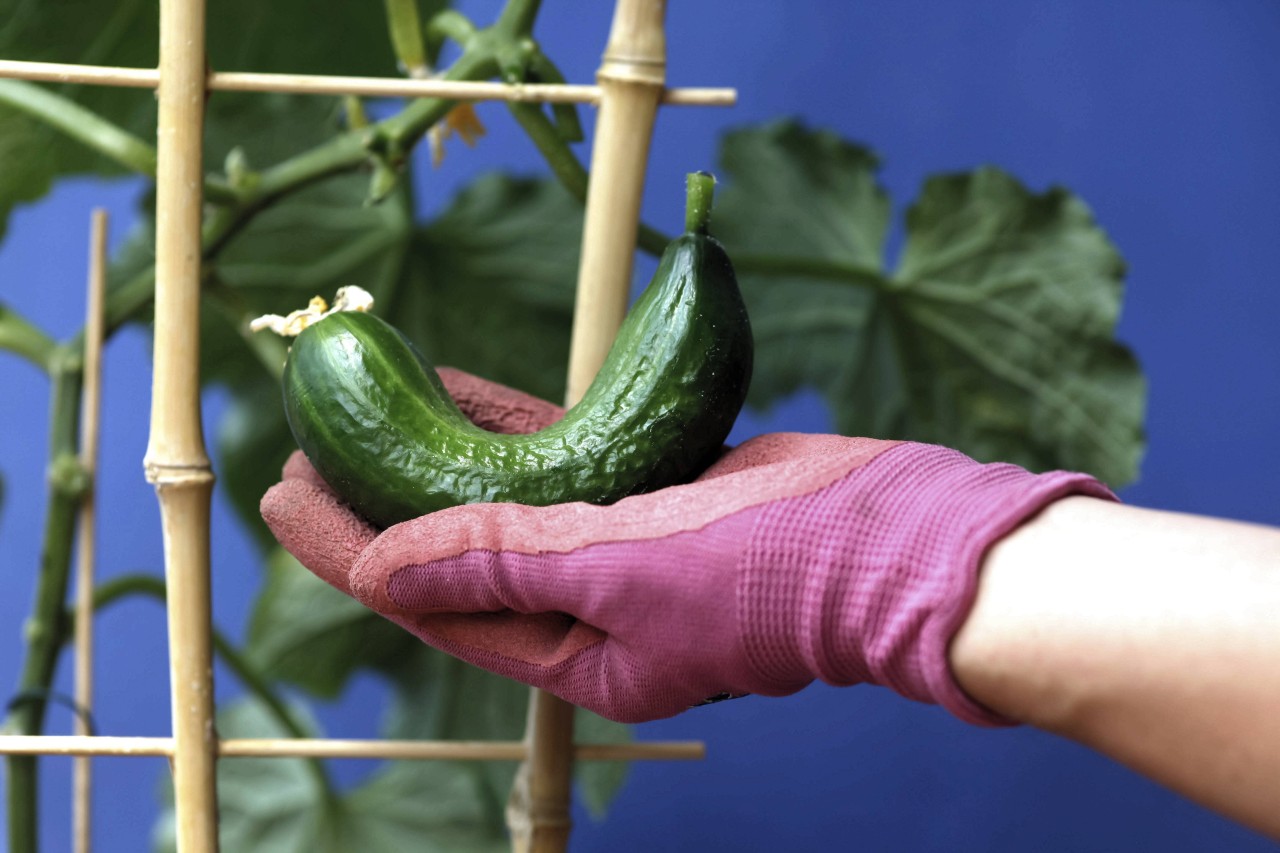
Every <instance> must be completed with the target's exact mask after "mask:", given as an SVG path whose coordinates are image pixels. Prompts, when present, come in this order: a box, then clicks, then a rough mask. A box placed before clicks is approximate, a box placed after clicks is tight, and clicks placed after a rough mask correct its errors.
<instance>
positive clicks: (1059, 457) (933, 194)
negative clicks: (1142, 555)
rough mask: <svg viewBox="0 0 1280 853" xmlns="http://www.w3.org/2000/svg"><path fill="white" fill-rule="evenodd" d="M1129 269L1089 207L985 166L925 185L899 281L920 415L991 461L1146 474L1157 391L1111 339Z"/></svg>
mask: <svg viewBox="0 0 1280 853" xmlns="http://www.w3.org/2000/svg"><path fill="white" fill-rule="evenodd" d="M1123 275H1124V264H1123V262H1122V261H1121V259H1120V255H1119V254H1118V253H1117V252H1116V250H1115V248H1114V246H1112V244H1111V242H1110V241H1109V240H1108V239H1107V236H1106V235H1105V234H1104V233H1103V232H1102V230H1101V229H1100V228H1099V227H1098V226H1097V224H1096V223H1095V222H1094V219H1093V214H1092V213H1091V212H1090V210H1089V209H1088V207H1087V206H1086V205H1085V204H1084V203H1083V202H1082V201H1080V200H1079V199H1078V198H1076V197H1075V196H1073V195H1072V194H1071V193H1069V192H1067V191H1066V190H1064V189H1060V188H1054V189H1051V190H1049V191H1048V192H1045V193H1043V194H1039V195H1037V194H1034V193H1031V192H1030V191H1028V190H1027V189H1026V188H1025V187H1024V186H1022V185H1021V184H1020V183H1018V182H1017V181H1016V180H1015V179H1014V178H1012V177H1010V176H1009V175H1007V174H1005V173H1003V172H1001V171H999V170H996V169H991V168H987V169H980V170H978V171H976V172H973V173H970V174H965V175H948V176H942V177H937V178H933V179H931V180H930V181H929V182H927V183H926V185H925V188H924V191H923V192H922V194H921V196H920V199H919V200H918V201H917V202H916V204H915V205H914V206H913V207H912V208H911V210H910V211H909V212H908V214H907V243H906V247H905V249H904V251H903V255H902V262H901V265H900V267H899V270H898V273H897V274H896V276H895V284H896V285H897V287H898V288H900V290H897V291H895V296H894V301H895V302H896V303H897V305H896V308H897V310H898V311H899V312H900V316H901V318H902V319H901V320H900V330H901V343H900V348H899V350H898V355H899V357H900V358H901V359H902V363H903V368H904V372H905V377H906V380H907V386H908V393H909V396H910V399H911V409H912V412H911V414H910V417H911V418H912V419H913V420H914V421H915V422H917V423H918V433H917V434H918V435H919V437H920V438H922V439H923V440H925V441H940V440H942V437H944V436H945V437H948V438H950V437H952V436H955V437H956V438H957V441H956V443H957V444H958V445H960V446H962V447H964V448H966V449H971V450H972V452H973V453H974V455H976V456H980V457H985V458H1005V459H1009V460H1010V461H1013V462H1018V463H1020V464H1022V465H1025V466H1027V467H1030V468H1033V469H1037V470H1043V469H1046V468H1051V467H1062V468H1070V469H1074V470H1085V471H1091V472H1093V473H1095V474H1097V475H1098V476H1099V477H1101V478H1102V479H1104V480H1107V481H1108V482H1111V483H1113V484H1115V485H1121V484H1124V483H1127V482H1129V481H1131V480H1133V479H1134V478H1135V477H1136V476H1137V466H1138V459H1139V456H1140V454H1141V449H1142V444H1143V438H1142V416H1143V409H1144V401H1145V383H1144V381H1143V379H1142V375H1141V372H1140V371H1139V369H1138V365H1137V363H1136V360H1135V359H1134V357H1133V355H1132V354H1131V353H1130V352H1129V351H1128V350H1127V349H1126V348H1124V347H1123V346H1121V345H1120V344H1118V343H1116V342H1115V341H1114V340H1113V335H1114V332H1115V324H1116V320H1117V319H1118V316H1119V311H1120V301H1121V294H1122V278H1123Z"/></svg>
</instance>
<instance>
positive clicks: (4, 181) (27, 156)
mask: <svg viewBox="0 0 1280 853" xmlns="http://www.w3.org/2000/svg"><path fill="white" fill-rule="evenodd" d="M52 135H53V132H52V131H50V130H49V129H47V128H45V127H42V126H41V125H39V124H37V123H36V121H35V120H34V119H31V118H28V117H27V116H26V115H24V114H22V113H19V112H17V111H16V110H14V109H11V108H10V107H7V106H3V105H0V163H2V164H5V165H4V166H3V167H0V240H2V239H4V235H5V231H6V230H7V226H8V222H9V213H10V212H11V211H12V210H13V208H14V207H16V206H17V205H19V204H22V203H23V202H28V201H35V200H36V199H38V198H41V197H43V196H44V194H45V193H47V192H48V191H49V188H50V187H51V186H52V175H53V173H54V170H55V168H56V164H55V162H54V159H53V157H52V153H51V152H52V148H51V144H50V140H51V136H52ZM19 163H20V164H22V166H21V168H14V164H19Z"/></svg>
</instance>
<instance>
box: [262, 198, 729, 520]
mask: <svg viewBox="0 0 1280 853" xmlns="http://www.w3.org/2000/svg"><path fill="white" fill-rule="evenodd" d="M711 182H712V179H711V178H710V176H709V175H698V176H690V201H689V211H690V212H689V217H688V218H689V221H688V223H687V224H688V227H689V230H688V231H687V233H685V234H684V235H683V236H681V237H678V238H676V239H675V240H673V241H672V242H671V243H670V245H669V246H668V247H667V250H666V251H665V253H664V254H663V256H662V259H661V261H660V263H659V266H658V270H657V272H656V273H655V274H654V277H653V279H652V281H651V282H650V283H649V286H648V287H647V288H646V289H645V291H644V293H643V294H642V295H641V296H640V298H639V299H638V300H637V301H636V303H635V305H633V306H632V308H631V310H630V312H629V313H628V314H627V317H626V320H625V321H624V322H623V325H622V327H621V329H620V330H619V332H618V335H617V338H616V339H615V341H614V344H613V348H612V349H611V350H610V352H609V355H608V357H607V359H606V360H605V363H604V365H603V366H602V367H601V369H600V371H599V373H598V374H597V375H596V378H595V380H594V382H593V383H592V385H591V387H590V388H589V389H588V390H587V393H586V394H585V395H584V396H583V398H582V400H581V401H580V402H579V403H578V404H577V405H575V406H574V407H573V408H571V409H570V410H569V411H568V412H567V413H566V415H565V417H564V418H563V419H562V420H561V421H559V422H558V423H556V424H554V425H552V426H549V427H547V428H545V429H543V430H541V431H539V432H536V433H532V434H529V435H499V434H497V433H492V432H488V431H486V430H483V429H481V428H479V427H477V426H475V425H474V424H472V423H471V422H470V421H469V420H467V418H466V416H465V415H463V414H462V412H461V411H459V409H458V407H457V406H456V405H455V404H454V402H453V400H452V399H451V398H450V397H449V395H448V393H447V392H446V391H445V389H444V386H443V384H442V383H441V381H440V378H439V376H438V375H437V374H436V372H435V370H434V368H433V367H432V366H431V365H430V364H429V363H428V362H427V360H426V359H425V358H424V357H423V356H422V355H421V354H420V353H419V352H418V350H417V349H416V348H415V347H414V346H413V345H412V344H411V343H410V342H409V341H408V340H407V339H406V338H405V337H404V336H403V335H402V334H400V332H398V331H397V330H396V329H395V328H393V327H392V326H390V325H389V324H387V323H386V322H384V321H383V320H380V319H378V318H377V317H374V316H373V315H370V314H362V313H337V314H333V315H330V316H329V317H326V318H325V319H323V320H321V321H319V322H318V323H315V324H314V325H312V326H311V327H309V328H307V329H306V330H305V331H303V332H302V334H301V335H299V336H298V338H297V340H296V341H295V342H294V344H293V347H292V349H291V351H290V354H289V358H288V361H287V362H286V364H285V372H284V399H285V411H286V415H287V417H288V421H289V426H290V428H291V429H292V430H293V434H294V437H295V439H296V440H297V442H298V445H299V446H300V447H301V448H302V450H303V452H304V453H305V454H306V455H307V458H308V459H309V460H310V461H311V463H312V465H313V466H314V467H315V468H316V470H317V471H318V472H319V473H320V476H321V477H323V478H324V480H325V481H326V482H327V483H329V485H330V486H332V487H333V489H334V490H335V491H336V492H337V493H338V494H339V495H340V496H341V497H342V498H343V499H344V500H346V501H347V502H348V503H349V504H350V505H351V506H352V507H353V508H354V509H355V510H356V511H358V512H360V513H361V514H362V515H364V516H365V517H366V518H368V519H369V520H370V521H372V522H373V523H375V524H377V525H379V526H383V527H385V526H390V525H392V524H395V523H397V522H400V521H404V520H406V519H410V518H416V517H417V516H420V515H424V514H426V513H428V512H433V511H435V510H439V509H444V508H446V507H450V506H457V505H459V504H466V503H478V502H484V501H514V502H518V503H525V504H533V505H542V506H545V505H550V504H555V503H564V502H567V501H587V502H590V503H597V504H604V503H611V502H613V501H616V500H618V499H620V498H623V497H626V496H627V495H632V494H637V493H640V492H645V491H652V490H654V489H658V488H663V487H665V486H669V485H674V484H677V483H681V482H686V481H688V480H690V479H692V478H693V477H695V476H697V474H699V473H700V472H701V471H702V470H703V469H704V468H705V467H706V466H707V465H709V464H710V463H711V461H713V460H714V458H715V456H716V454H717V453H718V451H719V450H720V448H721V447H722V445H723V442H724V440H725V438H726V437H727V436H728V434H729V430H730V428H731V427H732V426H733V422H734V420H735V419H736V418H737V416H738V412H739V410H740V409H741V408H742V404H743V402H744V400H745V399H746V393H747V386H748V384H749V382H750V378H751V364H752V352H753V349H752V338H751V328H750V324H749V323H748V320H747V312H746V308H745V306H744V305H743V302H742V297H741V294H740V293H739V290H738V284H737V280H736V279H735V277H734V273H733V268H732V265H731V264H730V262H729V258H728V256H727V255H726V254H725V252H724V249H723V248H722V247H721V246H720V244H719V243H718V242H716V240H715V239H713V238H712V237H711V236H710V235H708V234H707V231H706V220H707V216H708V212H709V207H710V188H711Z"/></svg>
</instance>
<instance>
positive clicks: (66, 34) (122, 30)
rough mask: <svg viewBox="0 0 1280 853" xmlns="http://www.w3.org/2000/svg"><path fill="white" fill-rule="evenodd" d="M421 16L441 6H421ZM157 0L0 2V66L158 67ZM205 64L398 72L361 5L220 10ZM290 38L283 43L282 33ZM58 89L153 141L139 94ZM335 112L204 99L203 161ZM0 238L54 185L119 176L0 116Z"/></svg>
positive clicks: (299, 130) (275, 142)
mask: <svg viewBox="0 0 1280 853" xmlns="http://www.w3.org/2000/svg"><path fill="white" fill-rule="evenodd" d="M420 2H421V4H422V6H423V14H424V17H429V16H430V15H431V14H434V13H436V12H438V11H439V10H441V9H443V8H444V6H445V2H444V0H420ZM157 21H158V15H157V4H156V0H120V2H112V3H100V2H96V0H0V56H3V57H4V58H5V59H22V60H36V61H44V62H76V63H82V64H90V65H93V64H97V65H118V66H124V67H133V68H154V67H156V64H157V60H158V57H157V47H156V45H157V44H158V39H159V31H158V25H157ZM207 26H208V62H209V66H210V67H211V68H214V69H217V70H222V71H262V72H296V73H310V74H352V75H388V74H394V73H396V68H395V57H394V56H393V55H392V53H391V51H390V49H389V47H388V43H387V30H386V25H385V23H384V22H383V21H382V20H381V18H380V17H379V16H378V15H376V14H369V9H368V8H367V7H366V6H365V4H360V3H354V4H350V3H348V4H337V5H335V6H334V7H333V8H327V7H326V9H325V13H324V15H316V14H315V5H314V4H313V3H309V2H307V0H280V2H271V3H262V2H258V0H225V2H220V3H219V4H218V9H217V14H210V15H209V16H208V24H207ZM282 32H287V33H291V34H292V36H291V37H290V38H286V39H281V38H279V37H278V34H279V33H282ZM58 91H60V92H62V94H64V95H65V96H67V97H69V98H72V99H74V100H75V101H76V102H77V103H79V104H81V105H83V106H85V107H87V108H89V109H91V110H93V111H94V112H95V113H97V114H98V115H100V116H102V117H104V118H106V119H108V120H110V121H112V122H114V123H115V124H117V125H119V126H120V127H122V128H124V129H125V130H127V131H130V132H132V133H134V134H135V135H137V136H138V137H140V138H142V139H154V138H155V122H156V101H155V97H154V95H153V93H151V92H149V91H147V90H145V89H128V88H117V87H111V86H66V87H61V88H60V89H59V90H58ZM336 116H337V111H336V109H335V107H334V105H333V102H332V101H331V100H328V99H323V98H314V97H295V96H286V95H253V94H241V93H227V92H219V93H215V94H213V95H212V96H211V97H210V99H209V104H208V117H207V120H206V124H207V129H208V132H207V134H206V137H205V153H206V162H207V163H208V164H209V165H210V168H214V167H219V166H221V164H222V162H223V159H224V158H225V157H226V155H227V153H228V152H229V151H230V150H231V149H232V148H233V147H240V148H243V149H244V150H245V151H246V152H247V153H248V154H249V156H250V158H251V159H254V160H256V161H258V162H270V160H269V159H268V157H270V158H274V157H275V156H277V155H279V154H283V153H285V151H284V150H285V149H287V150H289V151H291V152H296V151H298V150H299V149H300V148H301V147H302V146H304V145H307V144H310V143H312V142H315V141H319V140H320V139H321V138H323V136H324V135H325V133H326V132H327V131H329V130H332V127H333V125H334V122H335V120H336ZM0 163H22V164H23V168H22V169H10V168H4V169H0V235H3V231H4V221H5V219H6V218H7V215H8V212H9V210H10V209H11V208H12V207H13V206H14V205H15V204H18V203H21V202H26V201H32V200H34V199H37V198H39V197H41V196H42V195H44V193H45V192H47V191H48V189H49V187H50V186H51V185H52V181H53V180H55V179H57V178H59V177H63V176H66V175H72V174H78V173H85V172H92V173H96V174H103V175H115V174H120V169H119V167H118V166H116V165H114V164H112V163H111V162H110V161H108V160H107V159H106V158H104V157H103V156H101V155H100V154H97V153H95V152H93V151H90V150H89V149H87V148H85V147H84V146H83V145H81V144H80V143H79V142H76V141H74V140H72V139H70V138H69V137H67V136H64V135H63V134H61V133H58V132H56V131H54V130H52V129H51V128H48V127H46V126H44V125H39V124H37V123H35V122H34V121H33V120H31V119H27V118H25V117H22V116H20V115H18V114H16V113H14V112H13V111H11V110H10V109H9V108H7V107H4V106H0Z"/></svg>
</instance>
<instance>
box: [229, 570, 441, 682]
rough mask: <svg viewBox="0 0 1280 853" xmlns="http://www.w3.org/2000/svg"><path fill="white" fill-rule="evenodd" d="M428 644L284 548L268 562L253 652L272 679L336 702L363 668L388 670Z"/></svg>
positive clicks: (251, 639) (249, 646) (253, 622)
mask: <svg viewBox="0 0 1280 853" xmlns="http://www.w3.org/2000/svg"><path fill="white" fill-rule="evenodd" d="M418 645H421V644H420V643H419V642H418V640H417V639H415V638H414V637H413V636H411V635H410V634H409V633H407V632H406V631H404V630H403V629H401V628H399V627H397V626H396V625H393V624H392V623H391V622H388V621H387V620H386V619H383V618H382V617H381V616H379V615H377V614H376V613H374V612H373V611H371V610H369V609H368V608H366V607H365V606H364V605H362V604H360V603H359V602H358V601H356V600H355V599H353V598H351V597H349V596H347V595H344V594H342V593H341V592H338V591H337V590H336V589H334V588H333V587H331V586H329V585H328V584H326V583H325V582H324V581H322V580H320V579H319V578H317V577H316V576H315V575H313V574H312V573H311V572H309V571H307V570H306V569H304V568H303V567H302V566H301V565H299V564H298V562H297V561H296V560H295V559H293V557H291V556H289V554H288V553H287V552H286V551H284V550H283V549H282V548H276V549H275V550H274V551H273V552H272V553H271V555H270V557H269V558H268V560H267V567H266V576H265V578H264V580H263V584H262V589H261V591H260V592H259V593H258V596H257V598H256V600H255V602H254V608H253V615H252V617H251V619H250V623H249V632H248V640H247V642H246V648H245V653H246V655H247V656H248V658H249V660H250V661H251V662H252V663H253V664H254V665H255V666H256V667H257V668H258V669H259V670H260V671H261V672H262V673H263V674H264V675H266V676H267V677H269V678H272V679H278V680H282V681H287V682H289V683H290V684H294V685H296V686H298V687H301V688H302V689H304V690H307V691H308V692H310V693H311V694H313V695H315V696H320V697H325V698H331V697H334V696H337V695H338V694H340V693H341V692H342V689H343V687H344V686H345V685H346V683H347V680H348V679H349V678H350V677H351V675H352V674H353V673H354V672H355V671H356V670H358V669H360V668H361V667H369V668H375V669H376V668H386V667H390V666H392V665H393V663H394V662H395V661H396V660H397V659H398V658H400V657H401V656H403V655H405V654H408V653H410V652H411V651H413V649H414V648H415V647H417V646H418Z"/></svg>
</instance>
